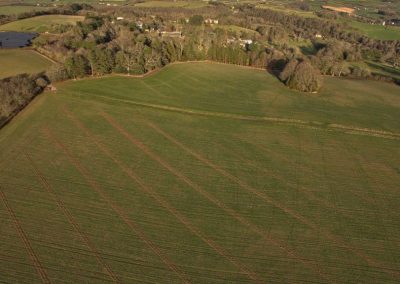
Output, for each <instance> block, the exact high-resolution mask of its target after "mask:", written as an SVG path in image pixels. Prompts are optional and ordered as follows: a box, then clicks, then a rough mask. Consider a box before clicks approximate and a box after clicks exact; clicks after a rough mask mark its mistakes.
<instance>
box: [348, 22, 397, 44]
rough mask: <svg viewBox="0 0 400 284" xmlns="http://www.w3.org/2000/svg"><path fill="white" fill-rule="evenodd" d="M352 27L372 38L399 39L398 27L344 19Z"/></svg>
mask: <svg viewBox="0 0 400 284" xmlns="http://www.w3.org/2000/svg"><path fill="white" fill-rule="evenodd" d="M344 22H345V23H347V24H348V25H349V27H351V28H352V29H355V30H357V31H358V32H360V33H362V34H364V35H366V36H368V37H370V38H374V39H380V40H400V27H395V26H383V25H372V24H369V23H362V22H358V21H354V20H344Z"/></svg>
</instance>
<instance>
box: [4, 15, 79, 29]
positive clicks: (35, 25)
mask: <svg viewBox="0 0 400 284" xmlns="http://www.w3.org/2000/svg"><path fill="white" fill-rule="evenodd" d="M83 20H84V17H83V16H71V15H44V16H37V17H32V18H27V19H23V20H18V21H14V22H10V23H7V24H4V25H1V26H0V30H1V31H16V32H38V33H43V32H51V31H52V28H53V26H56V25H75V24H76V23H77V22H79V21H83Z"/></svg>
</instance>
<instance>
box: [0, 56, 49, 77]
mask: <svg viewBox="0 0 400 284" xmlns="http://www.w3.org/2000/svg"><path fill="white" fill-rule="evenodd" d="M51 64H52V62H51V61H49V60H48V59H46V58H45V57H43V56H41V55H39V54H38V53H37V52H35V51H33V50H27V49H2V50H0V78H4V77H8V76H13V75H16V74H21V73H38V72H42V71H45V70H46V69H47V68H48V67H50V65H51Z"/></svg>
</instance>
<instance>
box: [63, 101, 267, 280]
mask: <svg viewBox="0 0 400 284" xmlns="http://www.w3.org/2000/svg"><path fill="white" fill-rule="evenodd" d="M63 111H64V113H65V114H66V115H67V117H69V118H70V119H71V120H72V121H73V122H74V123H75V124H76V126H77V127H78V128H80V129H81V130H82V131H83V132H85V133H86V135H87V136H88V137H89V138H90V139H91V140H92V141H93V142H94V143H95V144H96V145H97V147H98V148H99V149H100V150H101V151H102V152H103V153H104V154H105V155H106V156H108V157H109V158H110V159H111V160H112V161H113V162H114V163H115V164H116V165H117V166H118V167H119V168H120V169H121V170H122V171H123V172H124V173H125V174H126V175H127V176H128V177H129V178H130V179H132V180H133V181H134V182H135V183H137V184H138V185H139V186H140V188H141V189H142V191H143V192H145V193H146V194H148V195H150V196H151V197H152V198H153V199H154V200H156V201H157V203H158V204H159V205H161V206H162V207H164V208H165V209H166V210H167V211H168V212H170V213H171V214H172V215H173V216H174V217H175V218H176V219H177V220H178V221H179V222H180V223H181V224H183V225H184V226H185V227H186V228H187V229H188V230H189V231H190V232H192V233H193V234H194V235H196V236H197V237H198V238H200V239H201V240H202V241H203V242H204V243H206V244H207V245H208V246H209V247H211V248H212V249H213V250H214V251H215V252H217V253H218V254H219V255H221V256H222V257H224V258H225V259H227V260H228V261H229V262H230V263H231V264H232V265H233V266H235V267H236V268H238V269H239V270H240V271H241V272H242V273H243V274H244V275H246V276H247V277H248V278H249V279H250V280H253V281H254V282H255V283H263V281H261V280H260V278H259V277H258V276H257V275H256V274H255V273H254V272H252V271H250V270H249V269H248V268H247V267H246V266H245V265H243V264H242V263H240V262H239V261H237V260H235V259H234V258H233V257H231V256H230V254H229V253H228V252H226V251H225V250H224V249H223V248H222V247H220V246H219V245H218V244H216V243H215V242H214V241H213V240H211V239H209V238H208V237H207V236H205V235H204V234H203V233H202V232H201V231H200V230H199V229H198V228H197V227H196V226H194V225H193V224H192V223H191V222H190V221H189V220H188V219H187V218H186V217H185V216H183V215H182V214H181V213H180V212H179V211H178V210H177V209H176V208H175V207H173V206H172V205H171V204H170V203H169V202H167V201H166V200H165V199H163V198H162V197H161V196H160V195H159V194H157V193H156V192H155V191H154V190H152V189H151V188H150V187H148V186H147V185H146V184H145V183H144V182H143V181H142V180H141V179H140V178H139V177H138V176H137V175H136V174H135V173H134V172H133V171H132V170H131V169H130V168H129V167H128V166H126V165H125V164H123V163H122V162H121V161H119V160H118V159H117V158H115V157H114V155H113V154H112V153H111V152H110V150H109V149H108V148H107V147H106V146H104V144H102V143H101V142H100V141H98V139H96V138H95V137H94V136H93V134H92V133H91V132H90V131H89V129H88V128H86V127H85V126H84V125H83V124H82V123H81V122H80V121H79V120H78V119H77V118H76V117H75V116H74V115H73V114H72V113H71V112H70V111H69V110H67V109H66V108H64V110H63Z"/></svg>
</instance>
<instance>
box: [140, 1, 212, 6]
mask: <svg viewBox="0 0 400 284" xmlns="http://www.w3.org/2000/svg"><path fill="white" fill-rule="evenodd" d="M207 5H208V2H205V1H172V0H167V1H166V0H162V1H153V0H151V1H144V2H141V3H138V4H135V6H137V7H142V8H155V7H160V8H178V7H179V8H201V7H205V6H207Z"/></svg>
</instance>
